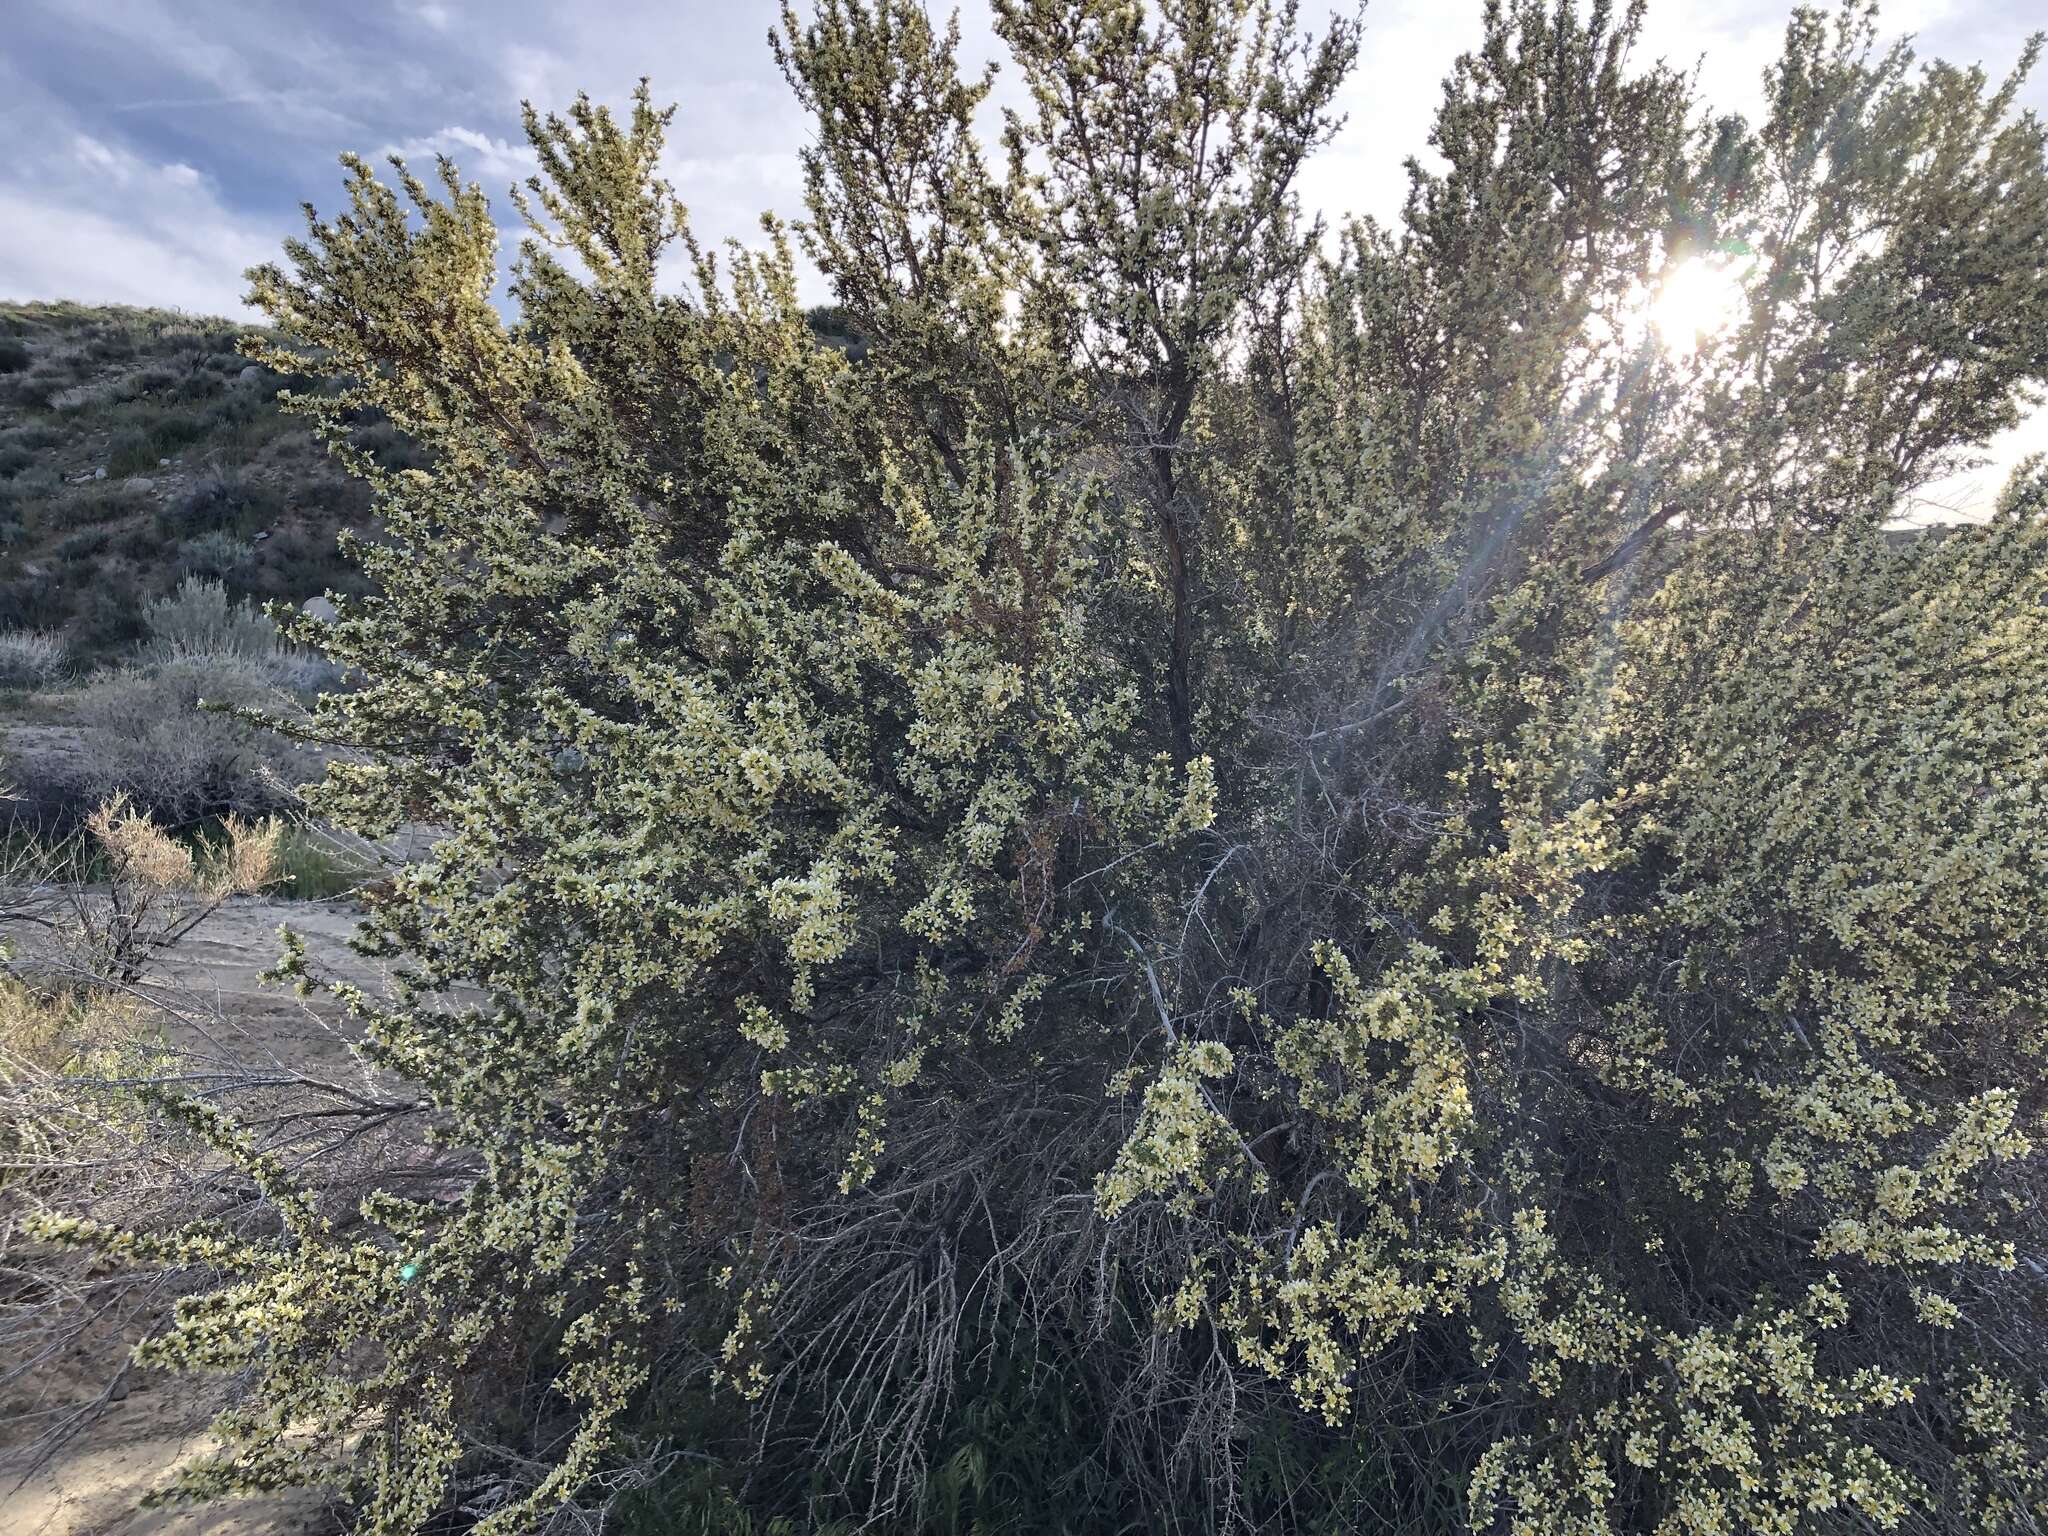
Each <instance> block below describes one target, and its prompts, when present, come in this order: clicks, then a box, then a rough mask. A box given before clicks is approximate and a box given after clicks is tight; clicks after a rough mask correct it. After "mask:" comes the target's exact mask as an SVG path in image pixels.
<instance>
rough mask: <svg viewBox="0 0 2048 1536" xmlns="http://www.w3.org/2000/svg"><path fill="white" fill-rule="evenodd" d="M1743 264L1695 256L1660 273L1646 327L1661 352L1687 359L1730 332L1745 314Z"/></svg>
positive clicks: (1746, 295) (1745, 293)
mask: <svg viewBox="0 0 2048 1536" xmlns="http://www.w3.org/2000/svg"><path fill="white" fill-rule="evenodd" d="M1745 275H1746V272H1745V268H1744V266H1743V264H1741V263H1738V262H1733V261H1726V260H1717V259H1715V258H1713V257H1706V256H1695V257H1692V258H1691V259H1689V260H1686V261H1682V262H1680V263H1678V265H1677V266H1675V267H1673V268H1672V269H1671V270H1670V271H1669V272H1667V273H1665V275H1664V281H1663V282H1662V283H1661V284H1660V285H1659V286H1658V289H1657V294H1656V297H1655V298H1654V299H1652V300H1651V301H1650V324H1651V325H1652V326H1654V327H1655V328H1656V331H1657V339H1658V340H1659V341H1660V342H1662V343H1663V345H1664V350H1665V351H1667V352H1670V353H1673V354H1675V355H1677V356H1680V357H1690V356H1691V355H1692V354H1693V353H1695V352H1697V351H1698V350H1699V348H1700V346H1701V344H1702V343H1704V342H1708V341H1711V340H1713V339H1714V338H1715V337H1717V336H1720V335H1722V334H1724V333H1726V332H1727V331H1730V330H1732V329H1734V327H1735V326H1736V325H1738V324H1739V323H1740V322H1741V320H1742V318H1743V316H1744V315H1745V314H1746V313H1748V310H1749V294H1748V292H1747V290H1746V288H1745V286H1744V284H1743V278H1744V276H1745Z"/></svg>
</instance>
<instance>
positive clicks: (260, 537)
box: [251, 528, 270, 544]
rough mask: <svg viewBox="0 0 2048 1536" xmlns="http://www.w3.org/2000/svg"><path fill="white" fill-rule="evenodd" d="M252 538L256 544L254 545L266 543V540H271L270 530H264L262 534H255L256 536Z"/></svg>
mask: <svg viewBox="0 0 2048 1536" xmlns="http://www.w3.org/2000/svg"><path fill="white" fill-rule="evenodd" d="M251 537H252V542H254V543H257V544H261V543H262V542H263V541H264V540H265V539H267V538H269V537H270V530H269V529H268V528H266V529H264V530H263V531H262V532H261V533H259V534H254V535H252V536H251Z"/></svg>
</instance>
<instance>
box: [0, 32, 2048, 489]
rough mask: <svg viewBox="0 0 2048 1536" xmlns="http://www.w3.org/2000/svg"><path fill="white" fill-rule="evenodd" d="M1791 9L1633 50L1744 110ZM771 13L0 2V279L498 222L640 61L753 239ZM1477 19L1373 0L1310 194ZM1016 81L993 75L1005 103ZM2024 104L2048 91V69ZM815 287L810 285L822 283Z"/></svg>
mask: <svg viewBox="0 0 2048 1536" xmlns="http://www.w3.org/2000/svg"><path fill="white" fill-rule="evenodd" d="M1788 3H1789V0H1713V3H1711V4H1702V3H1700V0H1652V3H1651V6H1650V19H1649V24H1648V27H1647V29H1646V37H1645V39H1644V49H1643V52H1644V53H1645V54H1646V55H1648V56H1650V57H1662V58H1664V59H1667V60H1669V61H1670V62H1672V63H1674V64H1678V65H1681V66H1683V67H1685V68H1687V69H1689V70H1691V69H1696V70H1697V72H1698V77H1699V81H1700V86H1701V90H1702V93H1703V95H1704V96H1705V98H1706V99H1707V100H1708V101H1710V102H1712V103H1714V104H1715V105H1716V106H1717V107H1718V108H1721V109H1723V110H1734V111H1753V110H1754V108H1755V105H1756V102H1757V100H1758V97H1759V88H1758V83H1757V82H1758V77H1759V75H1760V73H1761V71H1762V69H1763V67H1764V65H1765V64H1766V63H1767V62H1768V61H1769V60H1770V59H1771V58H1772V57H1774V56H1775V54H1776V52H1777V49H1778V45H1779V42H1780V40H1781V37H1782V33H1783V27H1784V19H1785V15H1786V12H1787V9H1788ZM931 8H932V10H933V11H934V13H935V14H937V13H941V12H942V11H943V9H944V6H943V4H942V3H940V0H934V3H933V4H932V6H931ZM1322 9H1323V7H1322V6H1321V5H1320V4H1319V0H1304V4H1303V6H1302V11H1303V15H1304V17H1305V18H1308V19H1311V20H1313V19H1314V18H1315V17H1316V16H1317V15H1318V14H1319V12H1320V11H1321V10H1322ZM779 14H780V8H779V5H778V4H777V3H775V0H581V3H573V4H571V3H550V0H352V3H348V4H334V3H332V0H239V3H237V0H0V15H4V22H5V28H6V37H7V48H6V50H5V52H4V53H0V144H5V145H6V146H7V147H8V153H7V154H6V156H5V157H0V299H49V298H69V299H78V300H83V301H87V302H94V303H113V302H118V303H134V304H156V305H167V306H172V307H177V308H182V309H186V310H190V311H193V312H195V313H208V314H222V315H231V316H237V317H242V318H253V317H252V316H251V314H250V312H249V311H248V310H247V309H246V307H245V306H244V305H243V304H242V302H241V296H242V293H243V288H244V285H243V282H242V278H241V273H242V271H243V270H244V269H245V268H247V267H249V266H251V265H253V264H255V263H256V262H259V261H264V260H268V259H270V258H271V257H273V256H274V255H275V254H276V252H277V249H278V245H279V242H280V241H281V240H283V239H284V238H285V237H286V236H288V235H290V234H293V233H296V232H297V230H298V228H299V227H300V222H301V216H300V214H299V211H298V210H299V205H300V204H301V203H302V202H305V201H311V202H312V203H314V204H315V205H316V206H317V207H319V208H320V209H321V210H322V211H323V212H331V211H333V209H334V208H335V206H336V204H337V203H338V201H339V189H340V177H341V173H340V171H339V168H338V167H337V166H336V164H335V156H336V155H337V154H339V153H340V152H341V151H343V150H353V151H356V152H357V153H360V154H364V155H368V156H371V157H373V158H375V157H377V156H381V155H383V154H385V153H387V152H391V151H396V152H398V153H401V154H404V155H406V156H408V157H411V158H414V159H416V160H417V161H419V162H420V163H421V164H422V165H423V166H430V165H431V163H432V155H433V153H434V152H435V151H437V150H438V151H443V152H446V153H448V154H449V155H450V156H451V157H452V158H454V159H455V160H456V162H457V163H458V165H459V166H460V167H461V169H462V172H463V174H464V177H465V178H466V179H475V180H478V181H480V182H482V183H483V185H484V187H485V189H486V190H487V191H489V192H491V193H492V194H493V197H494V201H496V202H497V204H498V206H499V208H500V209H501V211H502V216H503V218H504V220H505V221H506V222H507V223H510V222H511V221H512V219H513V217H514V216H513V214H512V211H511V209H510V207H509V204H507V203H505V202H503V201H502V200H501V194H502V192H503V189H504V188H506V187H507V186H509V185H510V184H511V183H512V182H514V181H515V180H518V179H520V178H522V177H524V176H525V175H526V174H527V173H528V171H529V170H530V168H531V167H530V159H529V156H528V154H527V152H526V148H525V143H524V140H523V138H522V136H521V133H520V128H519V103H520V102H521V101H522V100H531V101H532V102H534V104H535V105H536V106H539V107H542V108H543V109H548V108H559V107H561V106H564V105H566V104H567V103H568V102H569V101H570V100H571V99H573V97H574V95H575V93H576V92H577V91H578V90H579V89H582V90H588V91H589V92H590V93H591V94H592V95H593V96H595V97H597V98H599V99H601V100H610V101H613V102H617V101H620V100H623V99H624V98H625V96H626V95H627V94H628V93H629V92H630V91H631V89H632V86H633V84H634V82H635V81H637V80H638V79H639V78H640V77H641V76H643V75H645V76H648V77H650V78H651V80H652V83H653V88H654V92H655V95H656V97H657V99H658V100H663V101H674V102H675V103H676V104H677V107H678V110H677V114H676V121H675V125H674V128H673V130H672V133H671V139H670V153H669V164H668V166H667V172H668V175H669V177H670V179H671V180H672V181H674V183H675V184H676V187H677V189H678V191H679V192H680V193H681V195H682V196H683V198H684V200H685V201H686V202H687V203H688V204H689V206H690V210H691V216H692V224H693V225H694V227H695V229H696V231H697V233H698V235H699V236H700V237H702V238H704V239H706V240H708V241H716V240H722V239H724V238H726V237H728V236H732V237H738V238H741V239H749V238H752V237H754V236H756V235H757V234H758V229H759V216H760V214H761V213H762V211H764V210H773V211H775V212H777V213H781V214H783V215H785V216H789V217H796V216H798V215H800V214H801V212H802V183H801V176H800V173H799V169H798V165H797V151H798V149H799V148H800V147H801V145H802V144H803V143H804V140H805V123H804V120H803V118H802V116H801V114H800V113H799V112H798V111H797V110H796V108H795V105H794V103H793V101H792V100H791V97H790V93H789V90H788V88H787V86H786V84H785V83H784V82H783V80H782V78H781V76H780V74H779V73H778V72H777V70H776V67H775V63H774V60H773V58H772V57H771V56H770V54H769V51H768V46H767V33H768V29H769V27H770V26H771V25H774V24H775V23H776V21H777V20H778V18H779ZM1479 16H1480V3H1479V0H1369V3H1368V4H1367V6H1366V10H1365V36H1364V41H1363V46H1362V48H1361V52H1360V58H1359V63H1358V67H1357V69H1356V70H1355V71H1354V72H1353V74H1352V76H1351V78H1350V80H1349V82H1348V83H1347V85H1346V88H1345V91H1344V94H1343V98H1342V101H1341V106H1342V109H1343V111H1344V112H1345V114H1346V122H1345V125H1344V127H1343V129H1342V130H1341V131H1340V133H1339V134H1338V136H1337V138H1336V140H1335V141H1334V142H1333V143H1332V144H1331V145H1330V146H1329V147H1328V148H1327V149H1325V150H1324V151H1323V152H1322V154H1321V155H1320V156H1319V157H1318V158H1317V159H1316V160H1315V161H1314V162H1312V163H1311V165H1310V166H1309V167H1308V168H1307V169H1306V171H1305V172H1304V175H1303V180H1302V186H1301V190H1302V195H1303V201H1304V203H1305V204H1306V205H1307V206H1308V207H1309V208H1311V209H1314V210H1318V211H1321V212H1322V213H1323V214H1324V215H1325V216H1326V217H1327V218H1329V219H1330V220H1331V221H1332V222H1334V221H1336V220H1338V219H1340V218H1342V217H1343V216H1344V215H1346V214H1350V213H1371V214H1377V215H1380V216H1382V217H1385V216H1387V215H1390V214H1392V213H1393V212H1395V211H1396V210H1397V209H1398V207H1399V203H1400V198H1401V194H1402V191H1403V188H1404V185H1405V183H1404V179H1403V174H1402V170H1401V162H1402V158H1403V157H1404V156H1405V155H1407V154H1409V153H1412V152H1416V151H1419V150H1421V149H1422V148H1423V147H1424V144H1425V139H1426V135H1427V133H1428V128H1429V121H1430V116H1431V113H1432V111H1433V109H1434V107H1435V105H1436V102H1437V100H1438V98H1439V93H1440V81H1441V80H1442V78H1443V76H1444V74H1445V72H1446V70H1447V69H1448V68H1449V66H1450V63H1451V61H1452V59H1453V58H1455V57H1456V55H1457V54H1458V53H1459V52H1460V51H1462V50H1464V49H1465V48H1467V47H1469V46H1471V44H1472V43H1473V42H1474V41H1475V40H1476V39H1477V37H1478V33H1479ZM1881 20H1882V24H1883V26H1884V29H1885V31H1886V32H1887V33H1888V34H1906V33H1910V34H1912V35H1913V36H1914V37H1915V38H1916V48H1917V51H1918V52H1919V53H1920V55H1921V56H1922V57H1923V58H1931V57H1943V58H1947V59H1950V60H1953V61H1956V62H1959V63H1961V62H1968V63H1981V64H1983V65H1984V66H1985V68H1986V69H1987V71H1989V72H1990V73H1991V74H1992V75H1993V76H1994V77H2002V76H2003V75H2004V73H2005V72H2006V70H2007V69H2008V68H2010V66H2011V64H2012V63H2013V61H2014V60H2015V59H2016V58H2017V57H2018V55H2019V52H2020V49H2021V47H2022V45H2023V43H2024V41H2025V38H2026V35H2027V33H2028V32H2029V31H2030V30H2032V29H2034V28H2038V27H2040V26H2042V25H2043V24H2044V18H2043V13H2042V12H2041V10H2040V9H2039V5H2038V0H1892V3H1891V4H1889V5H1887V6H1886V7H1885V8H1884V11H1883V13H1882V17H1881ZM962 27H963V33H964V46H963V52H964V53H965V54H966V55H967V56H968V58H969V60H970V61H976V60H979V59H983V58H988V57H992V56H995V54H996V52H997V50H996V47H995V45H994V42H993V39H992V36H991V34H990V29H989V23H988V17H987V13H986V0H966V3H964V4H963V5H962ZM1014 88H1015V86H1014V81H1012V82H1008V83H1007V85H1006V83H1005V82H1004V81H1003V80H1002V79H1001V78H1000V77H999V81H998V86H997V101H998V102H1000V101H1001V100H1003V99H1004V97H1005V96H1006V95H1007V94H1008V93H1009V92H1010V91H1013V90H1014ZM1012 99H1014V98H1012ZM2023 99H2024V101H2025V104H2026V105H2028V106H2029V107H2031V108H2033V109H2034V110H2036V111H2038V112H2043V113H2048V70H2044V71H2043V73H2042V74H2040V75H2037V77H2036V78H2035V79H2033V80H2031V81H2030V82H2029V83H2028V85H2027V87H2026V91H2025V95H2024V98H2023ZM810 281H811V284H812V287H811V291H810V292H809V293H808V294H807V297H812V298H816V299H823V298H825V297H827V295H826V294H825V293H824V292H823V291H822V288H821V286H819V285H818V284H817V283H816V280H815V278H812V279H811V280H810ZM2044 451H2048V411H2043V412H2039V413H2037V414H2036V415H2035V416H2034V417H2033V419H2032V420H2030V421H2029V422H2028V423H2026V424H2025V425H2024V426H2022V427H2021V428H2019V429H2018V430H2017V431H2016V432H2014V433H2012V434H2008V436H2007V437H2006V438H2004V439H2001V440H2000V441H1999V442H1998V443H1996V444H1994V445H1993V448H1992V458H1993V462H1992V463H1991V464H1990V465H1988V466H1987V467H1986V468H1985V469H1983V470H1980V471H1977V472H1975V473H1973V474H1970V475H1967V476H1964V477H1961V478H1960V479H1959V480H1958V481H1956V482H1952V483H1947V484H1944V485H1942V486H1938V487H1933V488H1930V490H1929V491H1928V493H1927V496H1928V499H1929V501H1930V502H1931V503H1933V504H1937V505H1940V506H1944V507H1948V508H1950V509H1952V510H1954V511H1957V512H1961V513H1964V514H1968V513H1971V512H1977V511H1981V510H1982V509H1983V508H1984V506H1985V504H1986V503H1987V502H1988V500H1989V498H1990V497H1991V496H1992V495H1994V494H1995V493H1996V489H1997V486H1998V485H1999V484H2000V483H2002V481H2003V478H2004V471H2005V470H2006V468H2008V467H2009V466H2010V464H2011V463H2012V462H2013V461H2015V460H2016V459H2017V458H2018V457H2020V455H2021V454H2022V453H2024V452H2044Z"/></svg>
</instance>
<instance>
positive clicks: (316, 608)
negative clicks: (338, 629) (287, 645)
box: [299, 597, 341, 624]
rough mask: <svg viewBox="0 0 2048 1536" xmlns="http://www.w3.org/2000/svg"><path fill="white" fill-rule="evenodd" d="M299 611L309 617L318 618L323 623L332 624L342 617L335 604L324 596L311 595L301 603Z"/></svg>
mask: <svg viewBox="0 0 2048 1536" xmlns="http://www.w3.org/2000/svg"><path fill="white" fill-rule="evenodd" d="M299 612H301V613H303V614H304V615H305V616H306V617H307V618H309V619H318V620H319V621H320V622H321V623H322V624H332V623H333V622H334V621H335V620H336V619H338V618H340V617H341V614H340V613H339V611H337V610H336V608H335V606H334V604H332V603H330V602H329V601H328V600H327V599H326V598H324V597H309V598H307V599H306V600H305V601H304V602H303V603H301V604H299Z"/></svg>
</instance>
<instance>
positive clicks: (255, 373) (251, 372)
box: [235, 363, 263, 384]
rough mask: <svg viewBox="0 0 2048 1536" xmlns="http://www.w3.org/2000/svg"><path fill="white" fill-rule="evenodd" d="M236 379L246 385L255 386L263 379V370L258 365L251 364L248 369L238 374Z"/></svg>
mask: <svg viewBox="0 0 2048 1536" xmlns="http://www.w3.org/2000/svg"><path fill="white" fill-rule="evenodd" d="M235 377H236V378H237V379H239V380H240V381H241V382H242V383H244V384H254V383H255V382H256V381H257V380H258V379H260V378H262V377H263V370H262V368H261V367H259V366H258V365H257V364H255V363H251V364H250V365H249V366H248V367H246V368H244V369H243V370H242V371H241V372H240V373H238V374H236V375H235Z"/></svg>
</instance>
